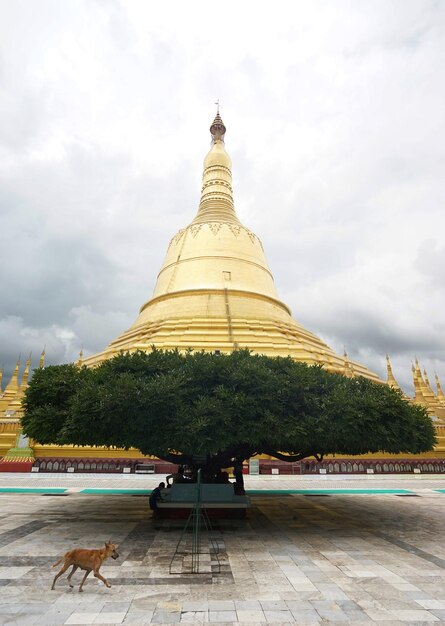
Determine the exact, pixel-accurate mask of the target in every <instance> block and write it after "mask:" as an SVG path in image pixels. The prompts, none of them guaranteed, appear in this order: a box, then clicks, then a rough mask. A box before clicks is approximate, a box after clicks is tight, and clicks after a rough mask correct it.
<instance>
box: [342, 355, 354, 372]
mask: <svg viewBox="0 0 445 626" xmlns="http://www.w3.org/2000/svg"><path fill="white" fill-rule="evenodd" d="M343 359H344V367H343V376H346V378H354V376H355V374H354V368H353V367H352V365H351V363H350V361H349V357H348V353H347V352H346V350H344V353H343Z"/></svg>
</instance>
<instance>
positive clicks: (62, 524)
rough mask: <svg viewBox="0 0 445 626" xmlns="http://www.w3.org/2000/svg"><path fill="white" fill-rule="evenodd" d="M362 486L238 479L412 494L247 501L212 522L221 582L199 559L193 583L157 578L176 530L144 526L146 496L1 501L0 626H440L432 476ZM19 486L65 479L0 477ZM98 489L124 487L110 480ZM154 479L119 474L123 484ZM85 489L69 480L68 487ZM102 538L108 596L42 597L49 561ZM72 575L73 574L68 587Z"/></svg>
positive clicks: (59, 589) (442, 587)
mask: <svg viewBox="0 0 445 626" xmlns="http://www.w3.org/2000/svg"><path fill="white" fill-rule="evenodd" d="M0 476H1V475H0ZM367 478H368V477H361V478H360V479H358V477H354V478H352V477H350V476H348V477H347V478H346V477H345V479H343V478H342V477H329V480H328V481H326V480H325V478H324V477H319V478H317V477H314V478H308V477H294V478H293V477H275V476H274V477H270V479H269V477H247V481H246V482H248V485H247V486H248V487H251V488H254V489H262V488H264V489H270V488H273V489H279V488H283V489H295V488H319V487H320V486H321V484H322V481H323V487H332V488H336V487H338V486H341V487H343V488H344V487H347V486H348V485H349V484H351V486H352V487H354V488H356V487H357V486H358V485H362V484H366V487H368V488H374V487H375V488H378V487H382V486H383V487H395V488H397V487H400V488H403V489H408V490H410V491H412V492H413V493H414V494H415V495H408V496H406V495H405V496H398V495H393V494H383V495H382V494H378V495H377V494H372V495H368V494H364V495H349V494H347V495H344V494H331V495H310V496H309V495H303V494H298V495H288V494H281V495H280V494H278V495H269V494H264V495H261V494H259V495H256V496H254V497H253V498H252V508H251V509H250V511H249V514H248V519H247V520H226V521H219V522H217V521H215V522H214V538H215V540H216V541H217V543H218V546H219V548H220V552H219V559H220V562H221V572H220V573H218V572H217V571H216V570H217V568H216V567H215V565H216V560H215V556H214V555H212V556H211V557H209V556H208V555H207V558H206V557H203V559H204V560H203V563H204V565H205V567H204V570H205V573H203V574H199V575H197V574H191V575H187V574H174V575H170V574H169V564H170V561H171V558H172V556H173V554H174V551H175V547H176V544H177V542H178V540H179V538H180V536H181V528H182V526H181V523H180V522H173V521H164V522H156V523H154V522H153V521H152V519H151V514H150V512H149V510H148V506H147V498H145V497H141V496H138V495H86V494H80V493H70V494H69V495H63V496H56V495H42V494H36V495H34V494H33V495H29V494H10V493H2V494H0V624H2V626H3V625H4V626H6V625H8V626H12V625H18V626H21V625H28V624H29V625H37V624H40V625H43V626H51V625H53V624H54V625H60V624H141V625H143V624H172V623H183V622H184V623H188V624H201V623H216V624H218V625H219V626H223V625H224V624H234V623H236V624H238V623H241V624H244V625H254V624H255V625H256V624H262V623H274V624H282V625H283V624H309V625H310V624H313V625H316V624H357V625H360V624H367V625H371V624H373V623H382V624H385V626H391V625H395V624H398V625H402V624H403V625H407V624H423V623H427V622H436V623H438V624H440V623H445V524H444V520H445V493H439V492H437V491H436V489H443V488H445V479H444V477H439V476H438V477H434V476H428V477H427V476H422V477H421V479H419V477H415V478H414V477H394V476H392V477H379V478H377V477H371V478H372V481H369V480H368V479H367ZM280 479H281V480H280ZM302 479H303V480H302ZM25 480H26V481H30V482H31V481H32V486H36V487H37V486H39V487H40V486H42V485H43V486H50V485H49V484H48V483H49V482H52V483H54V482H57V483H58V485H62V486H65V485H66V484H69V485H73V482H71V481H73V480H74V479H72V478H71V477H69V478H67V477H66V475H59V476H58V477H51V476H48V475H46V476H45V475H39V476H38V477H36V476H33V477H32V478H30V477H29V475H28V476H23V475H22V476H16V477H15V478H13V477H12V475H9V476H6V475H3V476H1V478H0V486H5V485H6V484H9V485H12V484H17V483H20V482H21V484H22V486H23V483H24V481H25ZM97 480H100V482H101V484H102V485H106V484H110V487H112V486H116V484H117V483H118V484H120V485H122V484H123V481H122V477H116V476H112V477H108V478H107V477H104V476H103V475H102V477H101V478H100V479H97ZM141 480H143V481H144V482H141ZM159 480H160V477H159V476H154V477H153V476H151V477H149V478H147V477H137V478H136V477H132V478H131V479H129V480H128V481H126V482H125V486H130V485H133V483H137V484H140V485H142V484H144V486H145V487H146V486H147V485H150V486H153V484H156V483H157V482H159ZM107 481H108V483H107ZM92 482H94V477H83V476H76V478H75V486H76V487H82V486H85V485H87V486H89V485H91V483H92ZM96 482H97V481H95V484H96ZM111 483H112V484H111ZM58 485H56V486H58ZM52 486H54V485H52ZM107 539H112V540H113V541H115V542H116V543H118V544H119V553H120V558H119V559H118V561H107V562H106V564H105V565H104V566H103V567H102V569H101V572H102V573H103V574H104V575H105V576H106V577H107V578H108V579H109V581H110V583H111V584H112V587H111V589H107V588H105V587H104V586H103V584H102V583H101V582H99V581H96V580H95V579H94V578H91V579H88V580H87V583H86V584H85V587H84V593H81V594H79V593H78V591H77V586H76V587H75V588H74V589H73V590H71V589H69V587H68V586H67V584H66V577H61V578H60V579H59V580H58V582H57V586H56V590H55V591H51V590H50V587H51V583H52V579H53V577H54V574H55V573H56V572H57V571H58V569H52V568H51V565H52V564H53V563H54V562H55V561H56V560H57V559H58V558H59V556H60V555H61V554H63V553H64V552H65V551H67V550H69V549H71V548H72V547H76V546H83V547H100V545H101V543H102V542H103V541H105V540H107ZM204 547H207V546H206V545H205V546H204ZM212 565H213V566H212ZM80 579H81V574H79V573H78V572H77V573H76V574H75V575H74V577H73V580H74V582H75V583H76V582H77V583H79V582H80Z"/></svg>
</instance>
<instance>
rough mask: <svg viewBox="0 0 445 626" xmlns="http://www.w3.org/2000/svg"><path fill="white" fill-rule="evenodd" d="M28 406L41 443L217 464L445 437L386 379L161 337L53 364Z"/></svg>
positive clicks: (420, 448) (397, 448) (406, 445)
mask: <svg viewBox="0 0 445 626" xmlns="http://www.w3.org/2000/svg"><path fill="white" fill-rule="evenodd" d="M24 407H25V415H24V418H23V429H24V432H25V434H26V435H28V436H29V437H31V438H33V439H35V440H36V441H38V442H40V443H43V444H45V443H48V444H49V443H51V444H59V445H60V444H77V445H103V446H117V447H120V448H130V447H135V448H139V450H140V451H141V452H142V453H143V454H146V455H148V454H153V455H156V456H157V457H159V458H161V459H164V460H167V461H170V462H173V463H177V464H189V465H196V464H197V463H198V460H197V459H201V461H200V463H202V464H204V465H205V466H206V467H207V469H208V470H210V471H216V470H217V469H219V468H221V467H228V466H230V465H231V459H233V458H238V459H240V460H244V459H247V458H249V457H251V456H252V455H254V454H261V453H264V454H269V455H271V456H273V457H275V458H277V459H281V460H285V461H297V460H300V459H303V458H305V457H309V456H315V457H316V458H317V459H320V458H322V457H323V456H324V455H326V454H353V455H355V454H365V453H368V452H379V451H381V452H389V453H399V452H405V453H419V452H425V451H427V450H430V449H431V448H432V447H433V445H434V443H435V435H434V428H433V426H432V423H431V420H430V418H429V417H428V415H427V413H426V411H425V410H424V409H423V408H421V407H419V406H416V405H413V404H410V403H409V402H408V401H406V400H405V399H404V398H403V396H402V394H401V393H400V392H398V391H395V390H393V389H391V388H389V387H388V386H386V385H382V384H375V383H373V382H371V381H369V380H366V379H364V378H345V377H344V376H341V375H340V374H330V373H328V372H326V371H325V370H323V368H322V367H320V366H308V365H306V364H304V363H296V362H295V361H293V360H292V359H290V358H270V357H265V356H259V355H252V354H250V353H249V352H248V351H247V350H240V351H235V352H233V353H231V354H229V355H224V354H222V355H218V354H212V353H204V352H197V353H194V352H189V353H186V354H181V353H179V352H178V351H171V352H163V351H160V350H155V349H154V350H153V351H152V352H150V353H145V352H136V353H133V354H122V355H120V356H117V357H115V358H113V359H110V360H109V361H105V362H103V363H102V364H101V365H99V366H98V367H97V368H93V369H87V368H86V367H83V368H77V367H75V366H74V365H59V366H51V367H47V368H45V369H42V370H37V371H36V372H35V373H34V376H33V378H32V380H31V383H30V385H29V388H28V390H27V391H26V397H25V401H24ZM202 459H205V461H202Z"/></svg>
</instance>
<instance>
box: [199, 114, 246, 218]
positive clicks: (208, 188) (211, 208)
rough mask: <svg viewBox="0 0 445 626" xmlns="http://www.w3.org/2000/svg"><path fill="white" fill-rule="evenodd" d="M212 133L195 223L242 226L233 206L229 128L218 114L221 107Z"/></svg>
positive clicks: (212, 126)
mask: <svg viewBox="0 0 445 626" xmlns="http://www.w3.org/2000/svg"><path fill="white" fill-rule="evenodd" d="M210 134H211V135H212V147H211V148H210V151H209V152H208V154H207V156H206V157H205V159H204V172H203V176H202V189H201V200H200V203H199V209H198V213H197V215H196V217H195V219H194V220H193V222H192V224H202V223H209V222H220V223H231V224H237V225H240V221H239V219H238V217H237V215H236V213H235V206H234V203H233V190H232V161H231V160H230V157H229V155H228V154H227V152H226V149H225V147H224V136H225V134H226V127H225V125H224V122H223V121H222V119H221V116H220V114H219V105H218V110H217V112H216V116H215V119H214V120H213V122H212V124H211V126H210Z"/></svg>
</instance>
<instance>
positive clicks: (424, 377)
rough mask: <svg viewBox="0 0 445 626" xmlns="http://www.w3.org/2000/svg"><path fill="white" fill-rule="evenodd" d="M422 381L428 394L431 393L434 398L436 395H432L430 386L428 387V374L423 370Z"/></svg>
mask: <svg viewBox="0 0 445 626" xmlns="http://www.w3.org/2000/svg"><path fill="white" fill-rule="evenodd" d="M423 380H424V381H425V386H426V388H427V390H428V392H429V393H431V394H432V395H433V396H435V395H436V394H435V393H434V391H433V389H432V387H431V385H430V381H429V380H428V374H427V373H426V369H425V368H423Z"/></svg>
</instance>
